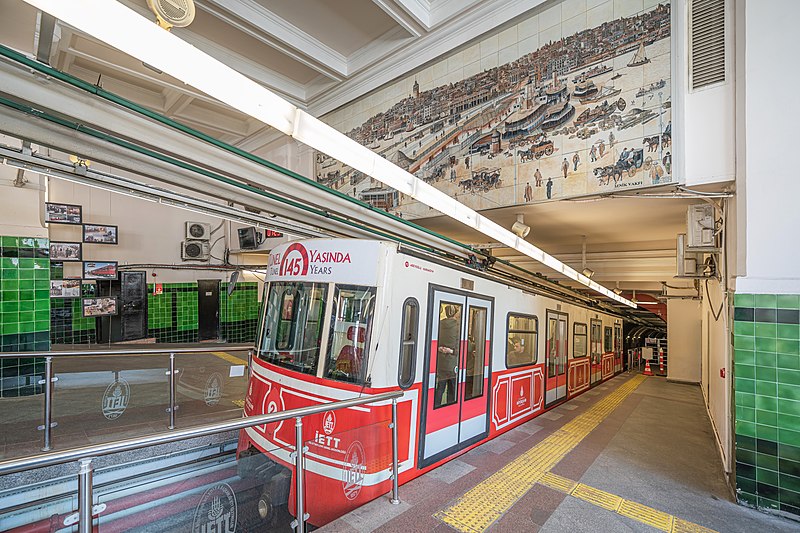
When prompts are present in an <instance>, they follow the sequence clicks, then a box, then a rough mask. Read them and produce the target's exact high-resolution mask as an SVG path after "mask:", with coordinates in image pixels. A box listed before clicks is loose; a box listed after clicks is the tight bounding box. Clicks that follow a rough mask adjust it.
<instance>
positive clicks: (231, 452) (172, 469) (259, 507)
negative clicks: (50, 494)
mask: <svg viewBox="0 0 800 533" xmlns="http://www.w3.org/2000/svg"><path fill="white" fill-rule="evenodd" d="M236 449H237V443H236V442H235V441H233V442H227V443H224V444H221V445H218V446H209V447H204V448H195V449H192V450H188V451H181V452H174V453H172V454H170V455H169V456H168V457H164V458H162V459H156V460H155V461H163V460H168V461H169V464H167V465H166V468H163V469H159V468H153V463H154V462H155V461H154V460H153V459H151V460H149V461H147V462H146V463H144V462H143V463H142V464H141V465H140V464H137V463H133V464H129V465H122V466H119V467H115V469H114V472H113V474H112V475H110V476H108V482H107V484H105V485H103V484H100V483H96V488H95V495H96V501H97V502H98V503H99V504H100V505H101V507H102V509H103V510H102V511H101V512H100V516H99V519H98V528H97V531H99V532H100V533H109V532H123V531H124V532H129V531H133V532H138V531H140V532H145V531H146V532H148V533H162V532H163V533H168V532H169V533H171V532H175V531H192V532H195V531H196V532H207V533H217V532H219V533H225V532H227V533H234V532H253V531H264V532H273V531H274V532H282V531H286V532H288V531H291V527H290V523H291V521H292V520H293V517H292V516H291V515H289V513H288V509H287V506H286V504H287V502H288V499H289V496H288V493H289V490H290V484H291V471H290V470H288V468H286V466H284V465H282V464H281V463H280V462H279V461H280V459H279V458H280V457H284V456H286V457H288V455H289V454H290V453H291V451H293V450H291V449H282V448H281V447H279V446H275V445H269V446H266V452H267V453H266V454H265V453H262V452H261V451H260V450H259V452H258V453H250V452H247V453H244V454H241V455H240V457H239V458H238V459H237V454H236ZM140 466H141V467H143V471H142V472H141V473H138V472H137V470H138V469H139V467H140Z"/></svg>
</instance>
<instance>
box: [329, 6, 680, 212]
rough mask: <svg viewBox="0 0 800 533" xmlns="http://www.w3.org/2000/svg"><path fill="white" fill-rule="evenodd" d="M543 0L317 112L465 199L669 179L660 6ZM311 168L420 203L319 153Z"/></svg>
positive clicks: (586, 190) (533, 196) (519, 200)
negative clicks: (513, 19)
mask: <svg viewBox="0 0 800 533" xmlns="http://www.w3.org/2000/svg"><path fill="white" fill-rule="evenodd" d="M592 4H593V5H589V4H587V3H585V2H573V1H564V2H558V1H553V2H547V3H545V4H544V5H543V6H541V8H538V9H534V10H531V12H530V13H529V14H527V15H526V16H524V17H522V20H520V21H519V22H518V23H517V24H516V25H513V26H510V27H506V28H504V29H502V30H500V31H498V32H494V33H491V34H488V35H485V36H483V37H482V38H481V40H480V41H479V42H474V43H470V44H469V45H466V46H464V47H463V48H461V49H459V50H456V51H454V52H453V53H452V54H449V55H448V56H447V57H443V58H439V59H438V60H437V61H434V62H432V63H431V64H429V65H426V66H424V67H423V68H421V69H420V70H418V71H417V72H415V73H413V74H412V75H410V76H407V77H405V78H403V79H400V80H398V81H395V82H392V83H389V84H387V85H385V86H383V87H381V88H379V89H377V90H375V91H373V92H372V93H370V94H369V95H366V96H364V97H362V98H359V99H358V100H356V101H354V102H350V103H348V104H347V105H344V106H342V107H340V108H338V109H337V110H335V111H333V112H331V113H329V114H328V115H326V116H324V117H323V120H325V122H327V123H328V124H330V125H331V126H333V127H334V128H336V129H338V130H339V131H342V132H345V133H346V134H347V135H348V136H349V137H351V138H352V139H354V140H356V141H358V142H359V143H361V144H363V145H365V146H367V147H368V148H370V149H372V150H374V151H376V152H378V153H379V154H381V155H382V156H383V157H385V158H387V159H389V160H390V161H392V162H393V163H395V164H397V165H399V166H400V167H402V168H404V169H406V170H408V171H409V172H410V173H412V174H414V175H416V176H417V177H418V178H420V179H424V180H425V181H426V182H427V183H429V184H431V185H433V186H434V187H436V188H437V189H439V190H441V191H443V192H445V193H446V194H448V195H449V196H451V197H454V198H456V199H458V200H459V201H461V202H463V203H465V204H467V205H468V206H469V207H472V208H473V209H477V210H481V209H489V208H496V207H502V206H510V205H519V204H525V203H529V202H536V201H546V200H550V199H559V198H565V197H576V196H581V195H587V194H597V193H603V192H610V191H615V190H620V189H631V188H640V187H648V186H652V185H656V184H661V183H669V182H672V181H673V176H672V156H671V150H672V144H671V140H672V127H671V104H672V102H671V87H672V84H671V81H672V80H671V66H670V63H671V17H672V10H671V3H670V2H669V1H660V2H659V1H657V0H648V1H646V2H642V1H641V0H639V1H632V2H629V1H625V2H623V1H618V0H597V1H595V2H592ZM316 163H317V166H316V169H315V176H316V179H317V180H318V181H319V182H320V183H323V184H325V185H327V186H329V187H332V188H334V189H337V190H341V191H343V192H344V193H346V194H349V195H351V196H354V197H356V198H359V199H361V200H363V201H366V202H369V203H370V204H372V205H373V206H375V207H378V208H381V209H386V210H388V211H390V212H392V213H394V214H396V215H398V216H402V217H403V218H409V219H411V218H418V217H426V216H430V215H431V212H430V210H429V208H428V207H427V206H425V205H423V204H421V203H420V202H417V201H415V200H414V199H413V198H411V197H407V196H405V195H403V194H400V193H399V192H398V191H397V190H394V189H391V188H388V187H386V186H384V185H383V184H381V183H380V182H378V181H377V180H373V179H371V178H370V177H369V176H366V175H364V174H363V173H362V172H360V171H357V170H355V169H352V168H350V167H347V166H345V165H343V164H342V163H340V162H338V161H336V160H334V159H332V158H329V157H327V156H326V155H325V154H322V153H319V154H318V155H317V159H316Z"/></svg>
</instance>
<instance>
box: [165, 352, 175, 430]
mask: <svg viewBox="0 0 800 533" xmlns="http://www.w3.org/2000/svg"><path fill="white" fill-rule="evenodd" d="M175 372H176V371H175V354H174V353H170V354H169V371H167V375H168V376H169V408H168V409H167V411H169V429H175V410H176V409H177V406H176V405H175Z"/></svg>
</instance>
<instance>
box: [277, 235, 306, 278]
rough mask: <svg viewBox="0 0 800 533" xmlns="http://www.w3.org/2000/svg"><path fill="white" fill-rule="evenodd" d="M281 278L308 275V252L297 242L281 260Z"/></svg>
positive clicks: (287, 250)
mask: <svg viewBox="0 0 800 533" xmlns="http://www.w3.org/2000/svg"><path fill="white" fill-rule="evenodd" d="M279 274H280V275H281V276H305V275H307V274H308V251H307V250H306V248H305V246H303V245H302V244H300V243H299V242H296V243H294V244H292V245H291V246H289V247H288V248H287V249H286V251H285V252H284V253H283V257H282V258H281V268H280V271H279Z"/></svg>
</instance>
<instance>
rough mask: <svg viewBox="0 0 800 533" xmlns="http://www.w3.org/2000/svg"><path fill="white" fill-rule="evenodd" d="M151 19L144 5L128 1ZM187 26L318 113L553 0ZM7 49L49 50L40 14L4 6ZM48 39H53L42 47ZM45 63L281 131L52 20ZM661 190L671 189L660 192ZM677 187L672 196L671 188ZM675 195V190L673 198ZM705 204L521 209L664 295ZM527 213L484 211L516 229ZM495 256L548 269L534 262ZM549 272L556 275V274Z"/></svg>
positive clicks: (426, 1) (212, 0)
mask: <svg viewBox="0 0 800 533" xmlns="http://www.w3.org/2000/svg"><path fill="white" fill-rule="evenodd" d="M122 2H123V3H124V4H126V5H128V6H129V7H131V8H132V9H134V10H136V11H137V12H139V13H140V14H142V15H144V16H147V17H148V18H152V15H151V14H150V12H149V10H148V9H147V5H146V0H122ZM196 3H197V8H198V9H197V15H196V19H195V21H194V22H193V24H192V25H190V26H189V27H188V28H183V29H180V28H175V29H173V32H174V33H175V34H176V35H178V36H180V37H181V38H183V39H185V40H186V41H188V42H190V43H191V44H193V45H195V46H196V47H198V48H200V49H202V50H204V51H205V52H207V53H208V54H210V55H212V56H215V57H216V58H218V59H220V60H222V61H223V62H224V63H226V64H228V65H230V66H232V67H233V68H235V69H237V70H239V71H240V72H242V73H244V74H245V75H247V76H249V77H251V78H252V79H254V80H255V81H257V82H259V83H261V84H263V85H265V86H267V87H269V88H270V89H272V90H274V91H276V92H278V93H280V94H282V95H283V96H285V97H287V98H288V99H290V100H292V101H293V102H294V103H296V104H298V105H300V106H302V107H304V108H306V109H308V110H309V111H310V112H311V113H312V114H314V115H317V116H320V115H322V114H324V113H327V112H329V111H331V110H333V109H335V108H337V107H339V106H341V105H343V104H345V103H347V102H349V101H351V100H353V99H356V98H358V97H360V96H362V95H364V94H367V93H368V92H370V91H372V90H374V89H376V88H378V87H380V86H382V85H383V84H385V83H387V82H389V81H391V80H393V79H396V78H398V77H401V76H404V75H408V74H409V73H411V72H413V71H415V70H416V69H418V68H419V67H421V66H423V65H425V64H427V63H429V62H430V61H432V60H434V59H436V58H438V57H441V56H443V55H447V54H448V53H449V52H451V51H454V50H455V49H457V48H459V47H461V46H462V45H464V44H466V43H468V42H470V41H473V40H475V39H477V38H478V37H480V36H482V35H485V34H487V33H488V32H490V31H496V29H497V28H499V27H502V26H503V25H505V24H507V23H511V22H512V21H514V20H515V19H517V18H519V17H520V16H521V15H523V14H524V13H526V12H528V11H530V10H532V9H535V8H536V7H537V6H539V5H540V4H543V3H545V0H336V1H335V2H334V1H330V0H196ZM0 13H2V16H0V42H1V43H2V44H4V45H6V46H9V47H12V48H15V49H17V50H20V51H22V52H25V53H27V54H30V55H34V56H35V55H36V54H37V51H39V53H40V54H41V48H40V47H39V44H40V42H39V38H38V34H37V11H36V10H35V9H34V8H32V7H30V6H29V5H28V4H26V3H24V2H23V1H22V0H0ZM47 37H49V35H48V36H45V40H44V42H45V43H46V42H47V41H46V39H47ZM47 59H48V60H49V63H50V64H51V65H52V66H54V67H56V68H58V69H60V70H62V71H66V72H68V73H70V74H73V75H75V76H77V77H79V78H82V79H83V80H85V81H88V82H91V83H93V84H94V83H98V82H99V83H100V84H101V85H102V86H103V87H104V88H105V89H107V90H110V91H112V92H114V93H117V94H119V95H121V96H123V97H125V98H127V99H130V100H132V101H134V102H137V103H141V104H142V105H145V106H146V107H148V108H151V109H153V110H154V111H156V112H158V113H161V114H164V115H166V116H168V117H171V118H174V119H176V120H178V121H180V122H183V123H186V124H188V125H189V126H192V127H194V128H196V129H198V130H200V131H203V132H205V133H208V134H210V135H212V136H214V137H216V138H219V139H220V140H223V141H225V142H228V143H231V144H234V145H237V146H242V147H244V148H245V149H247V150H249V151H257V150H258V149H260V148H263V147H264V146H266V145H268V144H269V143H271V142H273V141H275V140H276V139H278V138H279V137H280V136H281V134H279V133H277V132H274V131H273V130H271V129H270V128H269V127H267V126H264V125H263V124H261V123H258V122H257V121H255V120H254V119H252V118H249V117H247V116H244V115H243V114H241V113H239V112H236V111H234V110H232V109H230V108H228V107H226V106H224V105H222V104H220V103H218V102H216V101H214V100H212V99H211V98H209V97H207V96H205V95H203V94H201V93H198V92H197V91H195V90H193V89H192V88H190V87H187V86H185V85H184V84H183V83H181V82H178V81H177V80H175V79H173V78H171V77H170V76H168V75H166V74H162V73H159V72H156V71H154V70H152V69H150V68H148V67H147V66H145V65H143V64H142V63H141V62H138V61H136V60H133V59H131V58H130V57H128V56H126V55H124V54H122V53H120V52H118V51H116V50H114V49H111V48H109V47H108V46H106V45H104V44H102V43H99V42H97V41H96V40H94V39H92V38H91V37H89V36H86V35H82V34H78V33H76V32H75V31H73V30H72V29H71V28H69V27H67V26H64V25H62V24H60V23H57V24H56V30H55V32H54V41H53V46H52V50H51V53H50V55H49V58H47ZM662 190H663V189H662ZM670 190H671V189H670ZM667 192H669V190H668V191H667ZM698 201H702V200H697V199H695V200H686V199H641V198H636V199H632V198H618V199H597V200H589V201H573V202H569V201H562V202H548V203H542V204H535V205H530V206H526V207H525V208H524V211H522V212H521V213H522V214H523V215H524V216H525V221H526V222H527V223H528V224H529V225H531V226H532V227H533V231H532V233H531V236H530V237H529V239H530V240H531V241H532V242H533V243H535V244H536V245H538V246H540V247H541V248H543V249H544V250H545V251H547V252H549V253H552V254H554V255H556V256H558V257H559V258H561V259H563V260H565V261H566V262H568V263H569V264H571V265H573V266H575V267H581V266H582V257H581V250H582V243H583V242H584V237H583V236H585V242H586V252H587V253H586V259H587V266H589V267H590V268H592V269H593V270H595V271H596V273H597V274H596V277H595V279H596V280H598V281H600V282H601V283H603V284H605V285H607V286H614V285H615V284H617V283H619V284H620V286H621V287H622V288H624V289H637V290H640V291H642V290H653V291H655V290H658V289H659V288H660V286H661V285H660V281H670V282H671V283H672V281H671V278H672V275H673V273H674V270H675V252H674V248H675V238H676V234H677V233H680V232H683V231H685V215H686V206H687V205H688V204H689V203H693V202H698ZM518 213H520V211H519V208H508V209H498V210H493V211H490V212H488V213H487V214H488V215H489V216H490V217H491V218H493V219H494V220H496V221H497V222H499V223H501V224H503V225H504V226H506V227H510V226H511V224H512V223H513V222H514V220H515V218H516V214H518ZM422 222H423V223H424V224H425V225H427V226H429V227H431V228H433V229H436V230H438V231H441V232H443V233H446V234H448V235H450V236H452V237H455V238H457V239H461V240H464V241H466V242H473V243H481V241H482V239H481V237H480V236H478V235H470V234H469V232H468V231H467V230H466V229H465V227H464V226H462V225H460V224H458V223H457V222H454V221H452V220H448V219H443V218H436V219H430V220H425V221H422ZM509 252H510V251H509V250H507V249H506V250H503V249H497V250H496V251H495V254H496V255H497V256H501V257H506V258H509V259H512V260H514V261H516V262H519V263H520V264H522V265H523V266H525V267H526V268H530V269H531V270H533V271H538V270H541V268H543V267H539V266H537V265H536V264H533V263H529V262H527V261H528V260H527V258H524V257H518V256H514V255H512V254H510V253H509ZM548 275H550V274H548Z"/></svg>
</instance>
